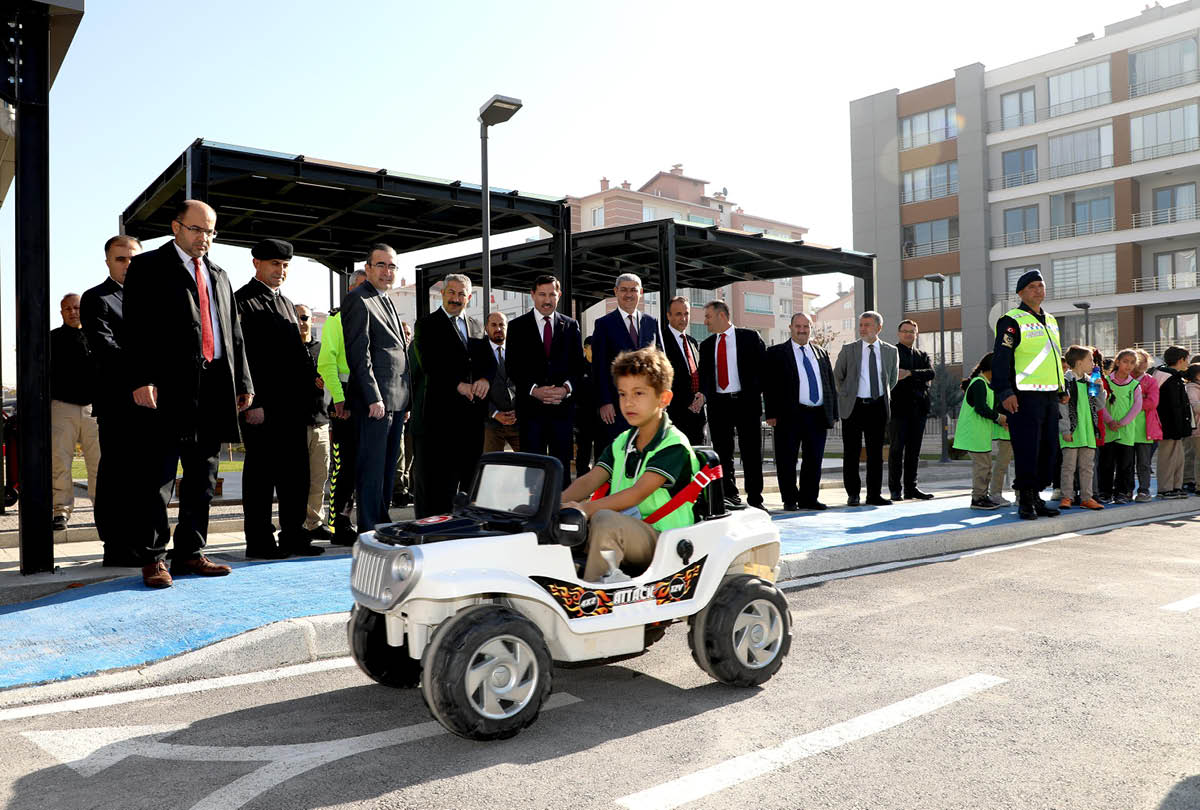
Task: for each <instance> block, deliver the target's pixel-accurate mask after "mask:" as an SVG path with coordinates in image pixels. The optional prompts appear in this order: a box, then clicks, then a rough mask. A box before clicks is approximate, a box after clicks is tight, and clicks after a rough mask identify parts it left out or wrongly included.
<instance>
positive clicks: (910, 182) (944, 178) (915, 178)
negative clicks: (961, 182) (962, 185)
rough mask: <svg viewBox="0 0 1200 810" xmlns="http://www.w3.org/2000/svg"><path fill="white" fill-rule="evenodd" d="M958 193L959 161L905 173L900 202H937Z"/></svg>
mask: <svg viewBox="0 0 1200 810" xmlns="http://www.w3.org/2000/svg"><path fill="white" fill-rule="evenodd" d="M957 193H958V161H957V160H953V161H950V162H949V163H939V164H937V165H936V166H926V167H925V168H923V169H914V170H912V171H910V172H905V173H904V178H903V186H902V192H901V196H900V202H902V203H911V202H921V201H922V200H936V199H938V198H939V197H948V196H950V195H951V194H957Z"/></svg>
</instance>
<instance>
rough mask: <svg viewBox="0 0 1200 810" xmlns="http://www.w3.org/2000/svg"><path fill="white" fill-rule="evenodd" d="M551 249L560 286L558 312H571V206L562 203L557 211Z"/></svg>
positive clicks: (573, 287)
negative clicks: (556, 221) (560, 296)
mask: <svg viewBox="0 0 1200 810" xmlns="http://www.w3.org/2000/svg"><path fill="white" fill-rule="evenodd" d="M551 240H552V241H551V249H552V250H553V252H554V275H555V277H556V278H557V279H558V284H559V286H560V287H561V288H562V298H560V299H558V309H559V311H560V312H562V313H564V314H566V315H570V314H571V299H572V297H573V295H574V291H575V281H574V278H573V275H574V274H573V272H572V269H571V208H570V206H568V205H567V204H566V203H563V206H562V209H561V210H560V211H559V213H558V228H557V230H555V231H554V235H553V236H552V237H551Z"/></svg>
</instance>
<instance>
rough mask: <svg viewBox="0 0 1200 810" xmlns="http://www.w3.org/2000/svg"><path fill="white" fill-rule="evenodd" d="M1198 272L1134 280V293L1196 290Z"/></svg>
mask: <svg viewBox="0 0 1200 810" xmlns="http://www.w3.org/2000/svg"><path fill="white" fill-rule="evenodd" d="M1196 275H1197V274H1196V271H1194V270H1192V271H1190V272H1187V273H1172V274H1170V275H1163V276H1147V277H1145V278H1135V279H1134V280H1133V291H1134V292H1135V293H1136V292H1158V291H1159V290H1192V289H1195V288H1196V286H1197V285H1196Z"/></svg>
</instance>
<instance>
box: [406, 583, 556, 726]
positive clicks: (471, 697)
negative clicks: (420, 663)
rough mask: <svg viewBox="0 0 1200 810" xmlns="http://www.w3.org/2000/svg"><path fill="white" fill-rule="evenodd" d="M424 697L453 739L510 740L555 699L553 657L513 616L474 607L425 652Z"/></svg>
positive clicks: (533, 629)
mask: <svg viewBox="0 0 1200 810" xmlns="http://www.w3.org/2000/svg"><path fill="white" fill-rule="evenodd" d="M424 664H425V666H424V670H425V677H424V679H423V680H422V681H421V694H422V696H424V698H425V703H426V705H428V706H429V711H430V712H431V713H432V714H433V716H434V717H435V718H436V719H437V720H438V722H440V723H441V724H442V725H443V726H445V727H446V728H447V729H448V730H449V731H452V732H454V733H455V734H458V735H459V736H461V737H466V738H468V739H472V740H500V739H506V738H508V737H512V736H513V735H514V734H516V733H517V732H519V731H521V729H523V728H525V727H526V726H529V725H531V724H532V723H533V721H534V720H536V719H537V716H538V712H539V711H540V710H541V708H542V702H543V701H544V700H545V699H546V696H547V695H549V694H550V681H551V678H552V672H551V662H550V652H549V650H547V649H546V642H545V640H544V639H543V638H542V633H541V631H540V630H538V628H537V626H536V625H535V624H534V623H533V622H531V621H529V619H526V618H525V617H524V616H522V615H521V614H520V613H518V612H516V611H515V610H512V609H510V608H506V607H501V606H499V605H477V606H475V607H472V608H469V609H468V610H465V611H463V612H462V613H460V614H458V615H456V616H454V617H452V618H450V619H448V620H447V621H445V622H443V623H442V625H441V626H439V627H438V629H437V631H436V632H435V633H434V636H433V639H432V640H431V641H430V643H429V646H428V648H426V654H425V661H424Z"/></svg>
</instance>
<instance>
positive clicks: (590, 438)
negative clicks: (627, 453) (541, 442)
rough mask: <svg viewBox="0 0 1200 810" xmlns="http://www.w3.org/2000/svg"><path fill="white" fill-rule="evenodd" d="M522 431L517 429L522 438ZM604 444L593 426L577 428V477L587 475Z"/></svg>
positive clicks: (518, 435)
mask: <svg viewBox="0 0 1200 810" xmlns="http://www.w3.org/2000/svg"><path fill="white" fill-rule="evenodd" d="M520 435H521V431H520V428H518V429H517V437H518V440H520ZM603 450H604V445H603V444H602V443H601V441H600V437H599V435H598V432H597V430H596V429H595V427H593V426H590V425H589V426H588V427H586V428H585V427H581V426H576V428H575V477H576V478H579V477H580V476H582V475H585V474H586V473H587V471H588V470H590V469H591V468H592V460H593V459H595V458H598V457H599V455H600V453H601V452H603Z"/></svg>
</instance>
